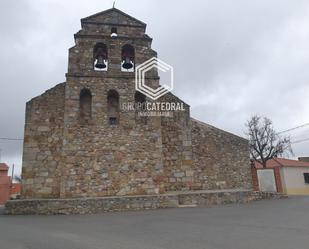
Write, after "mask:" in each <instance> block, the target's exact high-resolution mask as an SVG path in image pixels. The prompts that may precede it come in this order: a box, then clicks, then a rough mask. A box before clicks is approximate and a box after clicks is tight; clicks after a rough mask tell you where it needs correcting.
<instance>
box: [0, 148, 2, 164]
mask: <svg viewBox="0 0 309 249" xmlns="http://www.w3.org/2000/svg"><path fill="white" fill-rule="evenodd" d="M1 153H2V149H0V163H1Z"/></svg>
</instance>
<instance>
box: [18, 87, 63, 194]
mask: <svg viewBox="0 0 309 249" xmlns="http://www.w3.org/2000/svg"><path fill="white" fill-rule="evenodd" d="M64 88H65V83H62V84H59V85H57V86H55V87H54V88H52V89H50V90H48V91H46V92H45V93H44V94H42V95H40V96H39V97H36V98H34V99H32V100H31V101H29V102H28V103H27V105H26V123H25V135H24V150H23V168H22V179H23V182H22V186H23V187H22V197H23V198H45V197H49V198H51V197H59V193H60V188H59V187H60V185H59V184H60V183H59V179H60V178H59V168H58V166H59V163H60V161H61V151H62V138H63V115H64Z"/></svg>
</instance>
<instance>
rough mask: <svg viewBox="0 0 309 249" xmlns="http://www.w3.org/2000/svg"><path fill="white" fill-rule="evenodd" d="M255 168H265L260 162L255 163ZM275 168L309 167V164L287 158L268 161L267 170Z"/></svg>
mask: <svg viewBox="0 0 309 249" xmlns="http://www.w3.org/2000/svg"><path fill="white" fill-rule="evenodd" d="M255 167H256V168H257V169H260V168H263V166H262V165H261V164H260V163H258V162H255ZM275 167H309V162H302V161H298V160H291V159H285V158H273V159H271V160H268V161H267V164H266V168H275Z"/></svg>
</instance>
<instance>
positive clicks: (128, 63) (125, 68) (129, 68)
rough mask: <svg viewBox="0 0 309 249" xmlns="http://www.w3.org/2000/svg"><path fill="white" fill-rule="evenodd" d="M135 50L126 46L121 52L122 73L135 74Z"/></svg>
mask: <svg viewBox="0 0 309 249" xmlns="http://www.w3.org/2000/svg"><path fill="white" fill-rule="evenodd" d="M134 60H135V54H134V48H133V47H132V46H131V45H129V44H126V45H124V46H123V47H122V50H121V71H122V72H134V63H135V62H134Z"/></svg>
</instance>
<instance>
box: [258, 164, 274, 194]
mask: <svg viewBox="0 0 309 249" xmlns="http://www.w3.org/2000/svg"><path fill="white" fill-rule="evenodd" d="M257 175H258V182H259V188H260V191H266V192H276V191H277V188H276V180H275V174H274V169H260V170H258V171H257Z"/></svg>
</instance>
